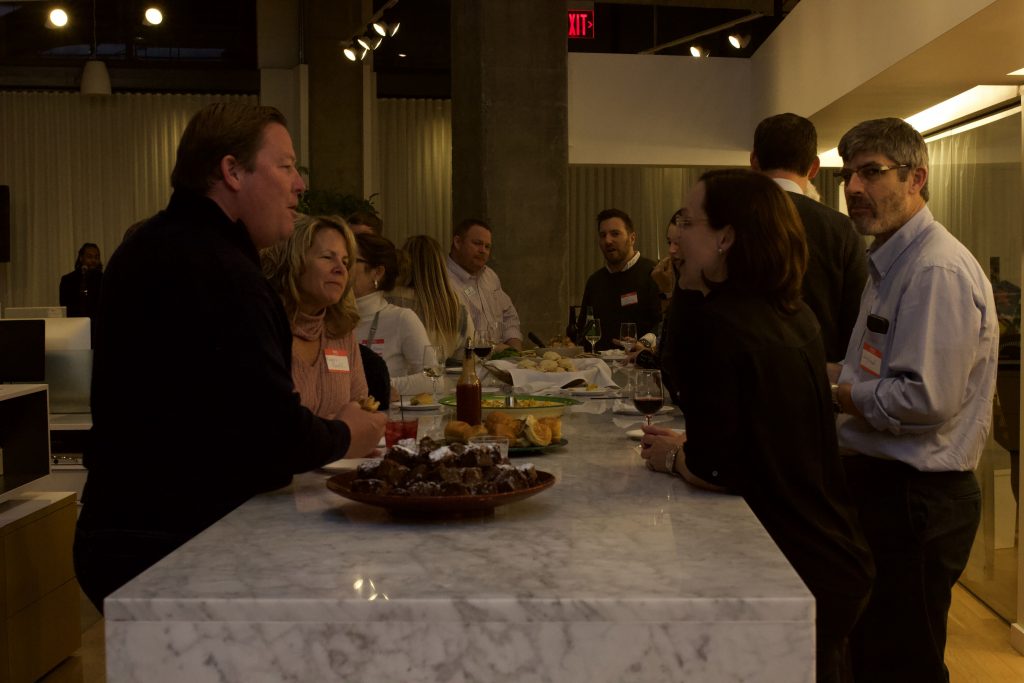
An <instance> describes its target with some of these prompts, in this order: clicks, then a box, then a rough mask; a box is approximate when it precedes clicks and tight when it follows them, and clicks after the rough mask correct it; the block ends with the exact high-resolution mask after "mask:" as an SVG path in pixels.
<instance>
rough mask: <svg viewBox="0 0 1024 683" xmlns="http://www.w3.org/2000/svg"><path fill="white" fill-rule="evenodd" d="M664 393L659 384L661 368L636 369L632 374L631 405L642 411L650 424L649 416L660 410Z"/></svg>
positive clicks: (646, 422) (663, 401)
mask: <svg viewBox="0 0 1024 683" xmlns="http://www.w3.org/2000/svg"><path fill="white" fill-rule="evenodd" d="M664 403H665V394H664V391H663V390H662V386H661V370H637V371H636V372H635V373H634V375H633V405H634V406H636V409H637V410H639V411H640V412H641V413H643V416H644V420H645V424H647V425H648V426H650V424H651V416H652V415H654V414H655V413H656V412H658V411H659V410H661V406H662V405H664Z"/></svg>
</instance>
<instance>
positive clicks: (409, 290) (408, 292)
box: [388, 235, 479, 363]
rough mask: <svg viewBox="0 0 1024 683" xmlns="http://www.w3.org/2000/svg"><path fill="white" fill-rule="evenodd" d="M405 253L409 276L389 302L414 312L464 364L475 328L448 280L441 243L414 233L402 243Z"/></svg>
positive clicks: (434, 341) (447, 351)
mask: <svg viewBox="0 0 1024 683" xmlns="http://www.w3.org/2000/svg"><path fill="white" fill-rule="evenodd" d="M402 253H404V255H405V257H406V258H407V259H408V261H409V269H408V271H409V272H408V278H407V280H406V281H405V282H404V283H403V285H402V286H398V287H396V288H395V289H394V290H393V291H392V292H391V295H390V296H388V301H390V302H391V303H393V304H395V305H396V306H404V307H406V308H411V309H412V310H413V311H415V312H416V315H418V316H419V318H420V321H421V322H422V323H423V326H424V327H425V328H426V330H427V335H428V336H429V337H430V341H431V343H432V344H434V345H435V346H440V347H441V348H443V349H444V351H445V355H446V356H447V357H448V358H455V359H457V360H458V361H459V363H461V362H462V358H463V353H462V350H463V349H464V348H465V346H466V338H467V337H472V338H474V339H476V337H475V334H476V330H475V329H474V327H473V319H472V318H471V317H470V316H469V310H468V309H467V308H466V305H465V304H464V303H462V300H461V299H459V295H458V294H456V293H455V290H454V289H453V288H452V285H451V282H450V281H449V280H448V273H447V271H446V270H445V263H444V252H443V251H441V245H440V244H438V243H437V240H435V239H434V238H433V237H430V236H428V235H414V236H413V237H410V238H409V239H407V240H406V241H405V244H404V245H402ZM477 341H479V340H477Z"/></svg>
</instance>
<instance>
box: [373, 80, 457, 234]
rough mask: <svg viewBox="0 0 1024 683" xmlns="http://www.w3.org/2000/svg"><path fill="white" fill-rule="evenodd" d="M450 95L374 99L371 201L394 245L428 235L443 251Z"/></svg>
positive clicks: (448, 201)
mask: <svg viewBox="0 0 1024 683" xmlns="http://www.w3.org/2000/svg"><path fill="white" fill-rule="evenodd" d="M451 120H452V107H451V100H404V99H402V100H400V99H380V100H377V145H376V153H377V160H376V168H377V169H378V174H379V178H380V188H379V190H378V192H379V195H378V196H377V197H376V199H375V200H374V205H375V206H376V207H377V209H378V210H379V211H380V215H381V217H382V218H383V219H384V233H385V235H387V237H388V239H390V240H392V241H393V242H394V243H395V244H396V245H398V246H399V247H400V246H402V243H403V242H405V240H406V238H408V237H410V236H412V235H430V236H431V237H433V238H435V239H436V240H437V241H438V242H440V243H441V246H442V247H443V248H444V250H445V251H446V252H447V250H448V244H450V242H451V234H452V125H451Z"/></svg>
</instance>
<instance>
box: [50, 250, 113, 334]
mask: <svg viewBox="0 0 1024 683" xmlns="http://www.w3.org/2000/svg"><path fill="white" fill-rule="evenodd" d="M102 281H103V262H102V261H101V260H100V248H99V247H98V246H97V245H96V244H94V243H93V242H86V243H85V244H83V245H82V246H81V247H80V248H79V249H78V258H77V259H75V269H74V270H73V271H71V272H70V273H68V274H67V275H65V276H63V277H62V278H61V279H60V305H61V306H65V307H67V315H68V317H69V318H86V317H88V318H92V317H94V316H95V314H96V311H97V310H98V305H99V304H98V302H99V300H100V285H101V284H102Z"/></svg>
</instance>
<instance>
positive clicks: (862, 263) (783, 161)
mask: <svg viewBox="0 0 1024 683" xmlns="http://www.w3.org/2000/svg"><path fill="white" fill-rule="evenodd" d="M817 153H818V134H817V131H815V129H814V124H813V123H811V122H810V121H808V120H807V119H805V118H803V117H802V116H797V115H796V114H778V115H776V116H769V117H768V118H766V119H764V120H763V121H761V123H759V124H757V129H756V130H755V131H754V149H753V150H752V151H751V152H750V166H751V168H753V169H754V170H755V171H760V172H761V173H764V174H765V175H767V176H769V177H770V178H772V179H773V180H775V182H776V183H778V184H779V186H780V187H782V189H784V190H786V191H787V192H788V193H789V196H790V199H792V200H793V204H794V205H796V210H797V212H798V213H799V214H800V220H801V221H803V224H804V230H805V232H806V233H807V251H808V256H809V258H808V260H807V274H806V275H805V276H804V283H803V294H804V301H805V302H807V305H808V306H809V307H810V309H811V310H812V311H814V314H815V315H816V316H817V318H818V324H819V325H820V326H821V338H822V341H823V342H824V343H825V357H826V358H827V359H828V361H829V362H832V363H835V362H838V361H839V360H842V359H843V357H844V356H845V355H846V345H847V343H848V342H849V341H850V331H851V330H853V326H854V323H855V322H856V321H857V312H858V311H859V310H860V295H861V292H862V291H863V290H864V282H865V280H866V279H867V259H866V257H865V251H864V241H863V240H862V239H861V237H860V235H858V234H857V232H856V231H855V230H854V229H853V224H852V223H851V222H850V219H849V218H847V217H846V216H844V215H843V214H841V213H839V212H838V211H834V210H832V209H830V208H829V207H827V206H825V205H823V204H821V203H819V202H817V201H815V200H814V199H811V198H810V197H808V196H807V195H808V194H811V192H813V185H811V179H812V178H814V176H816V175H817V174H818V167H819V162H818V156H817Z"/></svg>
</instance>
